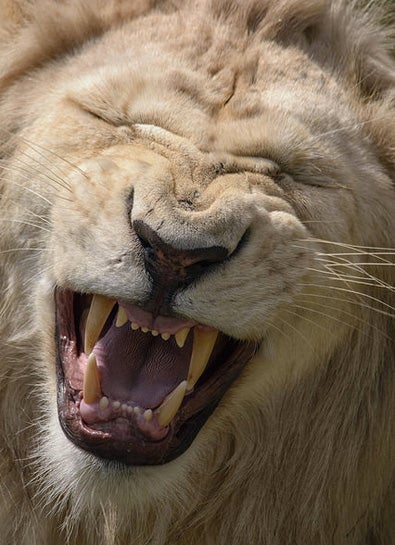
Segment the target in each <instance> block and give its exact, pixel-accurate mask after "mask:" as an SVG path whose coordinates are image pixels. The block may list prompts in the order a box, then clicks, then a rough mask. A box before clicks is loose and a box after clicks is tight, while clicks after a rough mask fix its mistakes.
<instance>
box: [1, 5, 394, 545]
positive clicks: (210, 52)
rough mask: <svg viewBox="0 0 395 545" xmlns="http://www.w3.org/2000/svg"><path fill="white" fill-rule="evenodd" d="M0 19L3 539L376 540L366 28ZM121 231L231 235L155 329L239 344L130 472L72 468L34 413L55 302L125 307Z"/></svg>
mask: <svg viewBox="0 0 395 545" xmlns="http://www.w3.org/2000/svg"><path fill="white" fill-rule="evenodd" d="M0 13H1V22H0V27H1V28H0V44H1V45H0V89H1V102H0V131H1V132H0V135H1V139H2V142H3V145H2V148H1V163H0V168H1V181H0V183H1V186H0V187H1V192H2V198H1V201H0V204H1V220H0V221H1V236H0V248H1V250H0V251H1V253H0V260H1V271H0V272H1V277H0V281H1V290H0V294H1V295H0V296H1V303H0V316H1V322H0V403H1V424H0V430H1V441H0V448H1V456H0V476H1V482H0V543H1V545H60V544H67V545H74V544H75V545H77V544H78V545H110V544H111V545H127V544H128V545H148V544H150V545H170V544H178V545H236V544H237V545H390V544H393V543H395V539H394V536H395V527H394V520H395V514H394V509H393V489H392V485H393V476H394V474H393V462H394V427H393V416H394V407H395V403H394V391H395V390H394V386H395V384H394V383H395V375H394V349H393V348H394V347H393V337H394V329H393V318H392V317H393V312H394V300H393V288H391V285H392V286H393V278H394V274H393V250H391V248H393V247H394V237H395V225H394V218H395V213H394V210H395V206H394V205H395V200H394V185H393V184H394V140H395V139H394V136H395V125H394V119H395V111H394V107H393V99H394V63H393V62H392V61H391V58H390V55H389V53H388V50H389V36H388V35H387V33H386V31H385V30H383V29H379V27H378V26H377V25H376V23H374V22H373V14H371V13H369V12H368V11H365V12H363V11H360V12H358V11H357V10H355V9H354V8H353V7H352V6H351V5H350V3H349V2H347V1H344V2H337V1H333V2H330V1H329V2H324V1H317V0H255V1H251V0H249V1H242V0H218V1H212V2H210V1H208V0H204V1H197V0H196V1H193V0H187V1H181V0H176V1H170V0H169V1H157V2H154V1H149V0H146V1H144V0H141V1H138V0H136V1H132V0H128V1H127V0H121V1H119V2H116V1H115V0H110V1H104V0H91V1H89V2H84V1H82V0H81V1H77V0H70V1H68V2H63V1H61V2H56V3H55V2H52V1H45V0H36V1H34V0H30V1H29V0H18V1H13V0H1V2H0ZM391 101H392V102H391ZM132 190H133V192H134V195H133V197H134V200H133V207H132V211H131V215H132V218H130V217H128V215H127V207H128V202H129V201H128V199H129V197H130V195H131V192H132ZM138 218H141V219H144V221H147V222H149V224H150V225H151V226H152V227H153V228H154V229H157V230H158V231H159V232H160V234H161V237H162V238H163V239H164V240H165V241H167V242H169V243H171V244H172V245H174V246H176V247H179V248H191V247H202V246H210V245H216V244H219V245H224V246H226V247H227V248H229V249H230V250H234V249H235V248H236V246H237V244H238V241H239V240H240V237H241V236H242V235H243V233H244V232H245V231H246V230H248V232H249V236H248V239H247V240H246V243H245V244H244V246H243V248H241V249H240V250H239V251H238V252H237V253H236V254H235V255H234V256H233V257H232V258H231V259H230V260H229V261H227V262H226V263H225V264H224V265H222V266H220V267H218V268H217V269H214V270H213V271H212V272H210V273H209V274H207V275H206V276H203V277H202V278H201V280H199V281H198V282H196V283H195V284H194V285H192V286H190V287H189V288H187V289H185V290H184V291H180V292H179V293H178V295H177V296H176V298H175V308H174V310H175V311H176V312H178V313H179V314H181V315H184V316H186V317H189V318H191V319H194V320H196V321H198V322H202V323H205V324H208V325H211V326H214V327H216V328H218V329H219V330H221V331H223V332H224V333H226V334H228V335H230V336H233V337H236V338H239V339H255V340H258V341H259V342H260V350H259V352H258V354H257V355H256V357H255V358H254V359H253V361H251V362H250V363H249V364H248V365H247V367H246V368H245V370H244V371H243V373H242V374H241V376H240V377H239V379H238V380H237V381H236V382H235V383H234V385H233V386H232V387H231V389H230V390H229V391H228V393H227V394H226V396H225V397H224V398H223V400H222V401H221V403H220V405H219V407H218V408H217V410H216V411H215V412H214V414H213V415H212V416H211V417H210V418H209V420H208V421H207V423H206V424H205V425H204V427H203V429H202V430H201V432H200V433H199V435H198V436H197V438H196V439H195V441H194V442H193V444H192V445H191V447H190V448H189V449H188V450H187V451H186V452H185V453H184V454H183V455H182V456H180V457H179V458H177V459H175V460H174V461H173V462H171V463H168V464H165V465H163V466H151V467H149V466H148V467H127V466H122V465H117V464H116V463H114V464H107V463H106V464H105V463H104V462H103V461H101V460H100V459H98V458H95V457H94V456H92V455H90V454H88V453H87V452H84V451H82V450H79V449H78V448H77V447H75V446H74V444H73V443H71V442H70V441H69V440H68V439H67V438H66V437H65V435H64V434H63V432H62V430H61V428H60V425H59V423H58V417H57V409H56V396H55V391H56V385H55V349H54V309H53V291H54V287H55V286H56V285H58V286H63V287H69V288H71V289H73V290H75V291H88V292H93V293H104V294H107V295H110V296H114V297H118V298H123V299H129V300H131V301H136V302H138V301H141V300H143V299H144V297H145V296H146V295H147V293H148V291H149V278H148V276H147V274H146V273H145V271H144V268H143V267H142V264H141V261H140V259H139V257H138V252H137V242H136V239H135V237H134V236H133V233H132V232H131V228H130V219H138ZM163 220H164V221H163ZM391 264H392V265H391Z"/></svg>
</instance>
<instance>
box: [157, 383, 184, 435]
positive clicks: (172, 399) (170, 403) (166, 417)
mask: <svg viewBox="0 0 395 545" xmlns="http://www.w3.org/2000/svg"><path fill="white" fill-rule="evenodd" d="M186 389H187V381H186V380H183V381H182V382H180V384H179V385H178V386H177V388H175V389H174V390H173V391H172V392H170V394H169V395H167V396H166V397H165V399H164V401H163V403H162V405H161V406H160V407H159V408H158V409H157V410H156V414H157V418H158V423H159V425H160V426H163V427H164V426H168V425H169V424H170V422H171V421H172V420H173V418H174V417H175V415H176V414H177V411H178V409H179V408H180V406H181V403H182V400H183V399H184V396H185V392H186Z"/></svg>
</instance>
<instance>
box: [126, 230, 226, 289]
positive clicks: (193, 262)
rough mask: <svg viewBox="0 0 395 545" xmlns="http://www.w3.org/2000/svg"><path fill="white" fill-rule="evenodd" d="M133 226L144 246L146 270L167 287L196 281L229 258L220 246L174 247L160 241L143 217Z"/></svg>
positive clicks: (177, 286) (180, 285)
mask: <svg viewBox="0 0 395 545" xmlns="http://www.w3.org/2000/svg"><path fill="white" fill-rule="evenodd" d="M133 228H134V230H135V233H136V234H137V236H138V238H139V240H140V243H141V246H142V247H143V249H144V262H145V267H146V269H147V272H148V273H149V274H150V276H151V277H152V279H153V280H154V282H158V283H159V284H160V285H162V286H164V285H167V286H168V288H169V289H170V290H174V289H177V288H179V287H182V286H185V285H187V284H189V283H191V282H192V281H193V280H196V279H197V278H198V277H199V276H201V275H202V274H203V272H205V271H207V270H208V269H209V268H211V267H212V266H213V265H214V264H217V263H221V262H223V261H224V260H225V259H226V258H227V257H228V250H227V249H226V248H224V247H223V246H210V247H207V248H189V249H186V248H183V249H180V248H176V247H174V246H172V245H171V244H169V243H168V242H165V241H164V240H162V238H161V237H160V236H159V235H158V233H157V232H156V231H155V230H154V229H152V228H151V227H150V226H149V225H147V224H146V223H145V222H143V221H142V220H135V221H133Z"/></svg>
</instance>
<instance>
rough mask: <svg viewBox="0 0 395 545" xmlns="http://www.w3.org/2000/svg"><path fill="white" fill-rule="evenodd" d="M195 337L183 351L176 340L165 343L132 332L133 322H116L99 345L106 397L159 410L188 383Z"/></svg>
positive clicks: (99, 363) (98, 350)
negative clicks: (168, 397)
mask: <svg viewBox="0 0 395 545" xmlns="http://www.w3.org/2000/svg"><path fill="white" fill-rule="evenodd" d="M192 343H193V334H192V331H191V332H190V334H189V335H188V338H187V340H186V343H185V345H184V347H183V348H179V347H178V346H177V344H176V342H175V339H174V337H171V338H170V339H169V340H168V341H164V340H163V339H162V338H161V337H160V336H157V337H153V336H152V335H151V333H150V332H148V333H143V332H142V331H140V330H137V331H132V330H131V328H130V322H128V323H126V324H125V325H123V326H122V327H116V326H115V322H113V324H112V325H111V327H110V328H109V329H108V331H107V332H106V334H105V335H104V337H102V338H101V339H100V340H99V341H98V342H97V343H96V345H95V348H94V350H93V351H94V353H95V355H96V360H97V363H98V367H99V371H100V375H101V386H102V391H103V394H104V395H106V396H107V397H109V398H111V399H112V400H113V401H115V400H117V401H120V402H121V403H126V402H130V403H132V404H133V405H138V406H139V407H142V408H144V409H154V408H155V407H158V406H159V405H160V404H161V403H162V401H163V399H164V398H165V397H166V395H167V394H168V393H170V392H171V391H172V390H174V388H175V387H176V386H178V384H179V383H180V382H182V381H183V380H186V378H187V375H188V369H189V361H190V357H191V352H192Z"/></svg>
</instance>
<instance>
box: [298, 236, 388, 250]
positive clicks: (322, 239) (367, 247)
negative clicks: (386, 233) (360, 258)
mask: <svg viewBox="0 0 395 545" xmlns="http://www.w3.org/2000/svg"><path fill="white" fill-rule="evenodd" d="M299 242H319V243H320V244H329V245H333V246H340V247H342V248H348V249H351V250H353V249H355V250H356V251H358V250H383V251H387V252H388V251H389V252H395V248H385V247H379V246H358V245H355V244H348V243H346V242H336V241H333V240H325V239H324V238H315V237H309V238H301V239H299Z"/></svg>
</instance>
